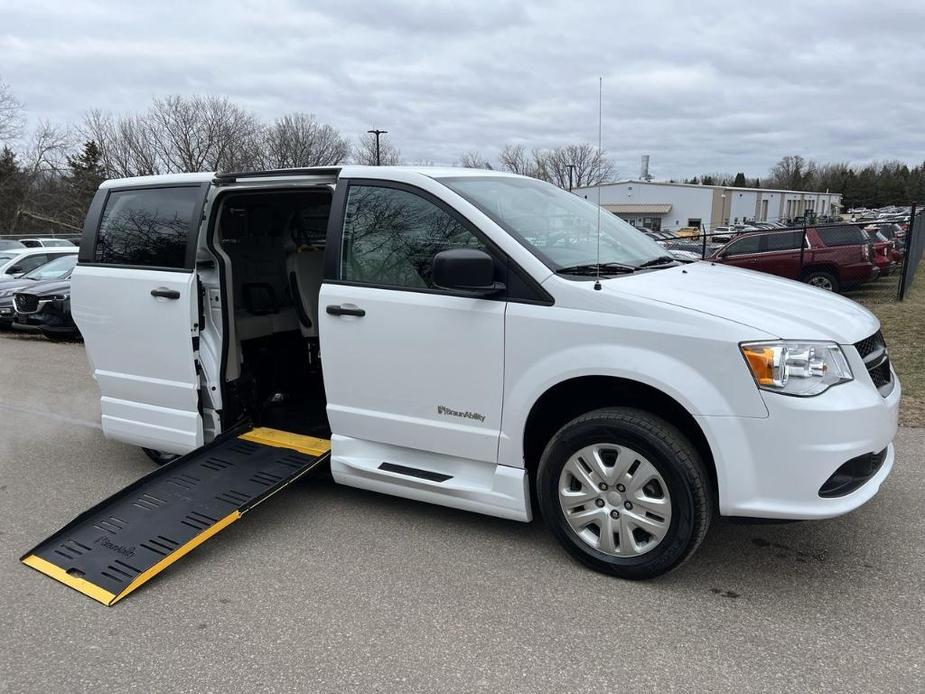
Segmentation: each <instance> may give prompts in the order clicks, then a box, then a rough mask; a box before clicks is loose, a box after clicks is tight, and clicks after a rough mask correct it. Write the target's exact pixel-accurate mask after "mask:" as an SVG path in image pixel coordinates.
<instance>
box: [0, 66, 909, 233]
mask: <svg viewBox="0 0 925 694" xmlns="http://www.w3.org/2000/svg"><path fill="white" fill-rule="evenodd" d="M23 114H24V111H23V106H22V104H21V103H20V102H19V101H18V100H17V99H16V98H15V96H14V95H13V94H12V92H11V91H10V89H9V87H8V85H6V84H5V83H4V82H2V80H0V234H4V233H34V232H52V231H56V232H66V231H73V232H78V231H79V230H80V228H81V225H82V222H83V217H84V214H85V213H86V210H87V207H88V206H89V203H90V200H91V199H92V197H93V193H94V191H95V190H96V189H97V187H98V186H99V184H100V182H102V181H103V180H105V179H107V178H119V177H127V176H143V175H154V174H164V173H176V172H191V171H235V170H236V171H242V170H259V169H278V168H291V167H303V166H333V165H337V164H342V163H347V162H350V163H357V164H367V165H372V164H375V163H376V146H377V145H376V139H375V137H374V136H373V135H372V134H369V133H363V134H361V135H360V136H359V137H356V138H353V139H351V138H349V137H347V136H346V135H344V134H343V133H342V132H340V131H339V130H337V129H336V128H335V127H333V126H332V125H329V124H327V123H322V122H319V121H318V120H317V119H316V118H315V117H314V116H313V115H311V114H308V113H303V112H293V113H287V114H284V115H282V116H280V117H279V118H277V119H275V120H274V121H272V122H266V121H263V120H261V119H260V118H258V117H257V116H256V115H254V114H253V113H251V112H249V111H248V110H246V109H244V108H242V107H241V106H239V105H238V104H235V103H234V102H232V101H231V100H229V99H228V98H226V97H221V96H197V95H193V96H167V97H162V98H155V99H153V100H152V102H151V104H150V105H149V106H148V108H147V109H145V110H143V111H139V112H136V113H130V114H123V115H117V114H113V113H111V112H108V111H104V110H99V109H97V110H93V111H90V112H89V113H87V114H86V115H85V117H84V118H83V120H82V121H81V122H80V123H78V124H74V125H70V126H68V127H61V126H57V125H53V124H51V123H49V122H46V121H43V122H39V123H38V124H37V125H36V126H35V127H34V128H33V129H32V130H31V132H29V133H24V117H23ZM14 143H15V144H14ZM379 158H380V160H381V163H382V164H383V165H392V164H398V163H401V161H402V157H401V153H400V151H399V150H398V149H397V148H396V147H395V145H394V144H393V143H392V141H391V140H390V139H388V137H387V136H383V137H381V138H380V141H379ZM456 164H457V165H460V166H465V167H475V168H486V169H499V170H502V171H510V172H513V173H518V174H523V175H526V176H532V177H535V178H538V179H541V180H544V181H548V182H550V183H553V184H555V185H557V186H559V187H561V188H565V189H571V188H578V187H581V186H590V185H596V184H598V183H601V182H606V181H610V180H615V179H616V177H617V175H618V173H617V170H616V167H615V166H614V164H613V162H612V161H611V160H610V159H609V158H608V157H607V156H606V155H604V154H602V153H600V152H598V150H597V148H596V147H594V146H593V145H591V144H587V143H577V144H567V145H562V146H558V147H551V148H532V149H529V148H528V147H527V146H526V145H524V144H507V145H505V146H504V147H503V148H502V149H501V151H500V153H499V155H498V157H497V159H496V160H495V161H491V160H489V159H488V158H486V157H483V156H482V155H481V154H480V153H479V152H478V151H470V152H466V153H464V154H462V155H461V156H460V158H459V160H458V161H457V162H456ZM684 182H687V183H702V184H707V185H710V184H713V185H727V186H738V187H764V188H785V189H793V190H819V191H825V190H829V191H832V192H840V193H842V194H843V195H844V204H845V207H846V208H851V207H882V206H884V205H890V204H904V203H909V202H911V201H920V202H921V201H925V163H923V164H922V165H920V166H915V167H912V168H910V167H909V166H907V165H906V164H904V163H902V162H885V163H881V164H868V165H864V166H852V165H850V164H847V163H834V164H823V163H817V162H815V161H813V160H807V159H804V158H803V157H802V156H799V155H788V156H786V157H783V158H782V159H781V160H780V161H779V162H778V163H777V164H775V165H774V166H773V167H772V168H771V170H770V172H769V175H768V176H767V177H766V178H765V179H763V180H760V179H757V178H748V177H746V176H745V174H744V173H741V172H740V173H737V174H734V175H733V174H719V173H716V174H705V175H703V176H699V177H694V178H691V179H686V180H684Z"/></svg>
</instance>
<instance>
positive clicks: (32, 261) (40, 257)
mask: <svg viewBox="0 0 925 694" xmlns="http://www.w3.org/2000/svg"><path fill="white" fill-rule="evenodd" d="M47 262H48V256H47V255H45V254H44V253H36V254H35V255H27V256H23V258H22V260H20V261H19V262H18V263H16V267H18V268H19V272H29V271H30V270H35V268H37V267H38V266H39V265H44V264H45V263H47Z"/></svg>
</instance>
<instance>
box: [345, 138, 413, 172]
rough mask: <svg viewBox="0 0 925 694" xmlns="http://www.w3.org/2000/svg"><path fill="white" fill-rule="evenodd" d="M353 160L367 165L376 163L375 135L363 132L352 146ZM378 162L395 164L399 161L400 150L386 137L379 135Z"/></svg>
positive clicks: (385, 164) (384, 164)
mask: <svg viewBox="0 0 925 694" xmlns="http://www.w3.org/2000/svg"><path fill="white" fill-rule="evenodd" d="M353 161H354V162H355V163H357V164H365V165H367V166H375V165H376V136H375V135H373V134H372V133H364V134H363V135H361V136H360V137H359V138H358V139H357V143H356V146H355V147H354V148H353ZM379 162H380V163H381V164H382V166H395V165H396V164H399V163H400V162H401V152H399V151H398V150H397V149H396V148H395V146H394V145H393V144H392V143H391V142H390V141H389V139H388V138H386V136H385V135H380V136H379Z"/></svg>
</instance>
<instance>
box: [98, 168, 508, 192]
mask: <svg viewBox="0 0 925 694" xmlns="http://www.w3.org/2000/svg"><path fill="white" fill-rule="evenodd" d="M390 171H394V172H396V173H402V174H409V173H412V174H415V173H416V174H421V175H423V176H429V177H431V178H441V177H449V176H506V177H513V178H520V176H518V175H517V174H512V173H508V172H505V171H494V170H492V169H467V168H463V167H457V166H359V165H353V164H347V165H344V166H314V167H305V168H298V169H275V170H273V171H266V172H264V171H243V172H235V173H225V172H221V173H218V172H215V171H202V172H197V173H172V174H161V175H157V176H133V177H131V178H113V179H110V180H108V181H103V183H102V184H101V185H100V188H122V187H127V186H132V187H135V186H140V185H141V186H144V185H170V184H190V183H208V182H211V181H212V180H213V179H214V178H215V177H216V176H219V177H232V178H237V179H243V178H248V177H249V176H248V174H253V175H254V176H253V177H255V178H256V177H260V178H270V177H272V178H277V177H278V178H286V177H292V176H312V175H315V176H317V175H322V176H323V175H328V176H330V175H333V174H336V175H338V176H345V177H347V178H388V172H390Z"/></svg>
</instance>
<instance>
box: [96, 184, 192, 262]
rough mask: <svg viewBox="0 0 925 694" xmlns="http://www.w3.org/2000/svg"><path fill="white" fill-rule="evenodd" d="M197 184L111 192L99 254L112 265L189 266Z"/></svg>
mask: <svg viewBox="0 0 925 694" xmlns="http://www.w3.org/2000/svg"><path fill="white" fill-rule="evenodd" d="M200 199H201V193H200V189H199V187H198V186H197V187H190V186H186V187H182V188H148V189H145V190H119V191H114V192H112V193H110V194H109V199H108V200H107V202H106V209H105V210H104V211H103V218H102V220H101V222H100V228H99V233H98V234H97V237H96V255H95V260H96V262H98V263H107V264H113V265H136V266H147V267H163V268H183V267H186V264H187V263H186V258H187V252H186V251H187V242H188V241H189V234H190V228H191V227H192V226H193V211H194V209H195V208H196V206H197V204H198V203H199V202H200Z"/></svg>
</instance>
